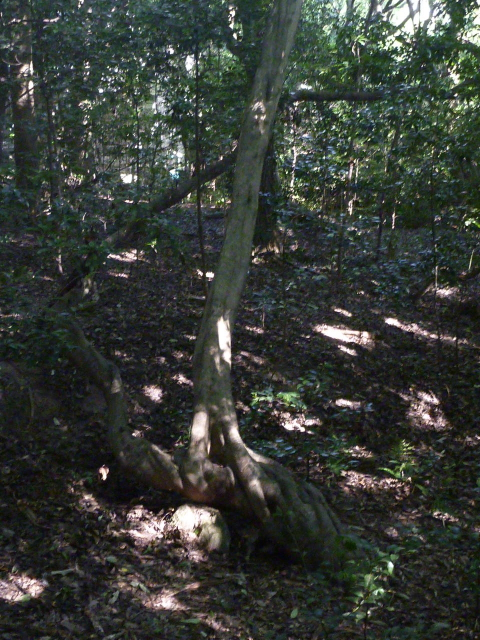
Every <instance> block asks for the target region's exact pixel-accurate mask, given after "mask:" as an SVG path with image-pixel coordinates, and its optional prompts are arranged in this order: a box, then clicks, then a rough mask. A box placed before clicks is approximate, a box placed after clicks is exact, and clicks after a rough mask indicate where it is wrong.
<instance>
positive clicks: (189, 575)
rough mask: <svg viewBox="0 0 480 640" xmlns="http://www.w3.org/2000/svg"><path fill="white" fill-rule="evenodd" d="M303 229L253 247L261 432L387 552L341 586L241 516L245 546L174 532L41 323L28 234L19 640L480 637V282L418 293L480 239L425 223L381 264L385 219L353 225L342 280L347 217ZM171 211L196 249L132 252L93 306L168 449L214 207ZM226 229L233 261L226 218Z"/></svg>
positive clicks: (17, 567)
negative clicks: (207, 542)
mask: <svg viewBox="0 0 480 640" xmlns="http://www.w3.org/2000/svg"><path fill="white" fill-rule="evenodd" d="M294 222H295V224H294V225H292V227H291V228H290V229H289V230H288V232H286V233H285V234H284V250H283V252H282V253H280V254H263V255H262V254H261V255H258V256H256V257H255V259H254V262H253V265H252V269H251V273H250V276H249V280H248V283H247V289H246V292H245V295H244V302H243V305H242V310H241V312H240V314H239V317H238V320H237V328H236V331H235V341H234V361H233V383H234V392H235V395H236V398H237V400H238V412H239V417H240V421H241V425H242V433H243V436H244V438H245V440H246V441H247V442H248V443H249V445H251V446H252V447H253V448H257V449H259V450H261V451H262V452H264V453H267V454H268V455H270V456H272V457H274V458H276V459H278V460H279V461H280V462H282V463H283V464H285V465H286V466H288V467H289V468H290V469H291V470H292V471H293V472H294V473H296V474H298V476H299V477H302V478H308V479H309V480H310V481H311V482H313V483H315V484H316V485H318V486H319V487H321V488H322V490H323V491H324V493H325V496H326V497H327V499H328V501H329V503H330V504H331V505H332V507H333V508H334V509H335V511H336V512H337V513H338V515H339V517H340V519H341V520H342V521H343V522H344V523H346V524H347V525H348V526H349V527H350V528H351V531H353V532H355V533H356V534H358V535H359V536H361V537H362V538H363V539H364V540H366V541H368V543H369V544H370V545H371V547H372V552H371V554H370V560H369V561H368V563H367V565H366V566H362V567H360V566H358V567H356V568H353V569H351V571H350V574H349V577H348V579H347V578H345V580H343V581H340V582H339V581H335V580H332V579H331V577H328V576H326V575H324V574H322V573H321V572H317V573H309V572H308V571H307V570H306V569H304V568H303V567H301V566H292V565H290V564H289V563H288V562H287V561H286V560H285V559H283V558H282V557H279V556H278V555H275V554H273V553H272V552H271V550H269V549H268V548H264V547H262V546H261V545H260V544H255V540H254V537H253V536H252V535H251V530H250V529H249V527H248V526H247V525H246V524H245V523H242V522H240V521H239V519H238V518H236V517H235V516H233V515H231V514H226V518H227V520H228V522H229V524H230V525H231V532H232V544H231V549H230V553H229V554H228V555H227V556H221V555H210V556H202V555H201V554H199V553H197V552H194V551H193V550H192V549H189V548H186V547H185V546H182V545H181V544H180V543H179V542H178V541H176V540H172V539H168V538H166V537H165V536H164V535H163V530H164V523H165V521H166V520H168V518H169V516H170V514H171V513H172V511H173V509H174V508H175V507H177V506H178V505H179V504H181V500H180V499H179V498H178V497H177V496H175V495H170V494H166V493H159V492H155V491H152V490H149V489H146V488H145V487H142V486H138V485H136V484H135V483H133V482H131V481H129V480H128V479H126V478H123V477H122V476H121V475H120V473H119V471H118V469H117V467H116V464H115V462H114V460H113V459H112V455H111V454H110V452H109V450H108V446H107V443H106V438H105V431H104V423H103V411H104V406H103V401H102V399H101V398H100V397H99V395H98V394H97V392H96V390H95V389H94V388H92V387H90V386H89V385H88V383H87V381H85V380H84V379H82V378H81V376H80V375H79V374H78V373H77V372H75V371H73V370H72V369H71V368H70V367H69V366H68V364H67V363H66V361H65V360H63V359H62V358H60V357H59V356H58V354H56V353H53V355H52V352H54V348H53V347H51V345H52V344H53V343H52V340H51V336H49V335H48V329H46V328H45V327H44V326H43V325H42V324H41V322H40V323H39V322H37V321H33V320H31V318H32V317H33V315H34V314H35V313H38V311H39V309H40V310H41V308H42V307H43V306H45V305H46V304H47V302H48V300H49V299H50V296H51V295H53V294H54V291H55V278H54V270H53V266H52V265H51V264H50V265H47V266H46V265H45V264H42V259H41V257H38V256H39V254H38V253H37V252H36V247H35V240H34V238H32V237H29V236H27V235H25V236H22V237H15V235H14V234H10V235H9V236H8V238H6V239H4V245H3V246H2V247H1V250H0V262H2V264H0V272H1V273H4V274H6V273H10V272H11V267H12V264H13V265H15V267H16V273H17V274H20V275H19V276H18V278H17V280H16V281H15V282H16V284H15V287H14V289H13V290H12V289H11V288H10V289H8V287H7V286H6V285H5V287H4V292H5V296H4V297H3V302H2V315H3V321H2V322H3V324H2V329H4V333H3V338H4V346H5V344H7V343H8V345H7V346H8V351H7V349H4V351H5V353H6V354H7V355H8V354H10V355H9V362H8V364H5V358H4V368H3V369H2V370H0V383H1V384H0V417H1V418H2V420H3V424H0V638H1V639H2V640H7V639H8V640H17V639H22V640H32V639H34V638H35V639H36V638H38V639H42V640H49V639H50V640H53V639H57V638H58V639H59V638H75V639H87V638H91V639H94V638H95V639H96V638H98V639H102V640H114V639H115V640H116V639H132V640H133V639H145V640H147V639H151V638H168V639H171V640H177V639H178V640H180V639H184V638H185V639H186V638H188V639H193V638H195V639H198V638H217V639H219V640H220V639H222V640H229V639H234V638H238V639H242V640H267V639H275V640H321V639H324V638H325V639H331V640H345V639H350V638H363V639H365V640H366V639H369V640H380V639H382V640H405V639H410V640H427V639H429V638H441V639H442V640H454V639H455V640H468V639H474V638H480V541H479V536H480V509H479V502H478V499H479V497H480V428H479V416H480V381H479V375H478V374H479V359H480V334H479V329H480V306H479V305H478V300H479V299H480V297H479V293H480V288H479V284H480V283H479V282H478V281H479V280H480V278H478V277H477V278H476V279H472V280H471V281H468V282H465V283H464V284H463V285H461V286H459V285H458V281H456V282H455V281H452V283H449V284H446V283H445V278H444V277H443V275H442V278H443V280H442V279H440V281H439V283H437V285H438V286H436V287H435V286H430V287H429V288H427V289H426V291H425V292H424V294H423V295H416V296H415V295H412V294H413V293H414V292H415V288H416V287H418V286H419V284H420V283H421V282H422V281H423V280H424V278H425V274H426V273H428V272H429V271H431V268H432V260H433V259H436V260H437V261H438V264H439V265H440V266H442V271H440V273H441V274H444V273H447V275H448V273H450V271H451V273H453V274H455V273H458V272H460V271H461V270H462V269H463V270H465V269H466V268H467V267H468V260H469V257H470V254H471V249H472V242H474V239H472V238H466V239H465V238H462V237H461V236H460V234H458V233H454V232H450V231H448V230H445V232H444V233H443V232H442V233H440V235H439V237H438V238H437V242H438V253H437V254H436V255H434V253H433V250H432V247H431V239H430V236H429V233H428V232H426V231H424V230H423V231H422V230H417V231H399V232H398V236H397V247H396V255H395V256H394V257H391V259H387V257H386V256H385V255H383V256H382V257H381V259H380V261H378V262H376V261H375V259H374V250H373V245H374V243H375V238H374V231H373V230H371V229H362V225H361V224H357V225H352V227H351V228H349V229H347V230H346V234H345V237H344V252H343V258H342V274H341V277H339V276H338V273H337V269H336V266H334V263H335V260H336V256H337V247H338V233H337V232H336V229H335V227H334V225H332V224H330V223H326V222H321V221H318V220H316V219H314V218H309V216H308V215H306V214H305V215H303V216H300V215H299V216H297V219H296V220H295V221H294ZM172 223H173V224H177V223H178V229H179V233H178V234H177V235H176V236H175V237H176V241H175V246H176V249H175V250H169V249H168V245H169V238H168V236H167V238H166V241H165V242H163V248H162V249H158V251H157V253H155V252H154V251H153V250H152V251H151V252H140V251H137V250H136V249H132V248H129V249H128V250H125V251H119V252H118V253H117V254H115V255H111V256H110V257H109V259H108V263H107V265H106V268H105V269H104V270H103V272H102V273H101V274H100V276H99V280H98V293H99V300H98V302H97V303H96V304H95V305H93V304H92V305H90V306H87V307H86V308H85V309H84V310H83V311H82V312H81V313H80V312H79V314H78V317H79V320H80V322H81V323H82V326H83V327H84V329H85V331H86V332H87V334H88V335H89V336H90V338H91V339H92V340H93V341H94V343H95V344H96V346H97V347H99V348H100V349H101V350H102V352H103V353H105V354H107V355H108V357H110V358H112V359H114V360H115V361H116V362H117V363H118V364H119V366H120V369H121V372H122V377H123V380H124V383H125V387H126V390H127V392H128V397H129V407H130V414H131V421H132V428H133V429H134V430H135V431H136V432H138V434H139V435H144V436H145V437H148V438H149V439H151V440H152V441H154V442H156V443H158V444H159V445H161V446H162V447H164V448H165V449H168V450H169V451H173V450H174V449H175V448H176V447H178V446H180V445H182V444H184V443H185V441H186V439H187V438H188V425H189V420H190V417H191V411H192V382H191V359H192V353H193V348H194V340H195V335H196V332H197V329H198V326H199V321H200V318H201V314H202V305H203V300H202V287H201V279H200V277H199V272H198V266H199V264H200V261H199V256H198V248H197V240H196V237H195V221H194V214H193V213H190V212H189V211H188V210H183V212H182V213H181V215H180V214H177V218H173V217H172ZM205 227H206V240H207V243H206V244H207V252H208V256H207V259H208V261H209V264H210V266H212V267H213V264H214V262H215V258H216V255H217V253H218V249H219V244H220V242H221V236H222V221H221V220H219V219H218V217H215V216H212V217H211V218H207V220H206V223H205ZM440 247H441V248H442V251H443V253H440V252H439V249H440ZM477 249H478V247H477ZM40 255H41V254H40ZM447 258H448V259H449V260H450V261H451V263H449V264H447V265H445V263H446V261H447ZM442 260H443V263H442V262H441V261H442ZM449 268H450V271H449ZM33 276H35V277H33ZM453 280H455V279H453ZM4 282H5V281H4ZM7 284H8V283H7ZM7 317H12V318H14V319H15V322H17V324H10V325H8V323H6V321H5V318H7ZM8 326H10V330H9V329H8ZM6 327H7V328H6ZM15 327H16V328H17V329H18V327H20V328H22V327H23V330H24V331H25V332H26V333H25V334H19V333H16V332H15V331H14V329H15ZM27 334H28V335H27ZM42 345H43V346H42ZM15 349H16V350H17V351H18V353H19V354H20V356H18V357H17V358H15V359H13V358H12V356H11V354H12V352H13V351H14V350H15ZM42 349H43V351H42ZM49 349H50V352H49V351H48V350H49ZM27 355H28V359H29V362H28V363H27ZM5 357H6V356H5ZM22 381H23V382H22ZM15 382H17V383H18V384H20V386H21V384H24V387H23V389H20V391H18V390H17V391H18V398H23V400H21V402H22V405H21V406H20V405H18V404H17V406H16V407H14V410H13V413H12V408H11V406H10V405H9V402H10V401H11V397H12V395H11V394H13V397H15V389H14V387H15ZM12 389H13V391H12ZM9 393H10V395H9Z"/></svg>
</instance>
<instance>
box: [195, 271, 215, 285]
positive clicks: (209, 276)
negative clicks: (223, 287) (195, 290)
mask: <svg viewBox="0 0 480 640" xmlns="http://www.w3.org/2000/svg"><path fill="white" fill-rule="evenodd" d="M195 272H196V274H197V277H198V278H200V279H201V280H202V279H203V271H202V270H201V269H196V270H195ZM214 275H215V274H214V273H213V271H207V272H206V273H205V278H206V279H207V280H208V281H209V282H211V281H212V280H213V277H214Z"/></svg>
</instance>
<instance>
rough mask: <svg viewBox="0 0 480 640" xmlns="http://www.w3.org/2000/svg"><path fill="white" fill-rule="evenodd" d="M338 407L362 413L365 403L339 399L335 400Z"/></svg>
mask: <svg viewBox="0 0 480 640" xmlns="http://www.w3.org/2000/svg"><path fill="white" fill-rule="evenodd" d="M334 404H335V406H336V407H343V408H345V409H351V410H352V411H360V410H361V409H362V408H363V407H364V405H365V403H364V402H360V401H358V400H348V399H347V398H337V399H336V400H335V403H334Z"/></svg>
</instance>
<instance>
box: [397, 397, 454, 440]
mask: <svg viewBox="0 0 480 640" xmlns="http://www.w3.org/2000/svg"><path fill="white" fill-rule="evenodd" d="M400 397H401V398H402V400H404V401H405V402H407V403H408V405H409V407H408V411H407V417H408V419H409V420H410V423H411V424H412V425H413V426H414V427H416V428H418V429H423V430H429V431H446V430H448V429H451V425H450V423H449V421H448V419H447V417H446V416H445V414H444V412H443V410H442V407H441V403H440V400H439V399H438V398H437V396H436V395H435V394H434V393H433V392H431V391H416V390H411V393H410V394H402V393H401V394H400Z"/></svg>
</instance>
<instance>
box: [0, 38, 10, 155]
mask: <svg viewBox="0 0 480 640" xmlns="http://www.w3.org/2000/svg"><path fill="white" fill-rule="evenodd" d="M4 56H5V51H0V165H2V164H3V163H4V162H5V149H4V144H5V127H6V124H7V123H6V115H7V105H8V95H9V89H8V64H7V63H6V62H5V61H4V59H3V58H4Z"/></svg>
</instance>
